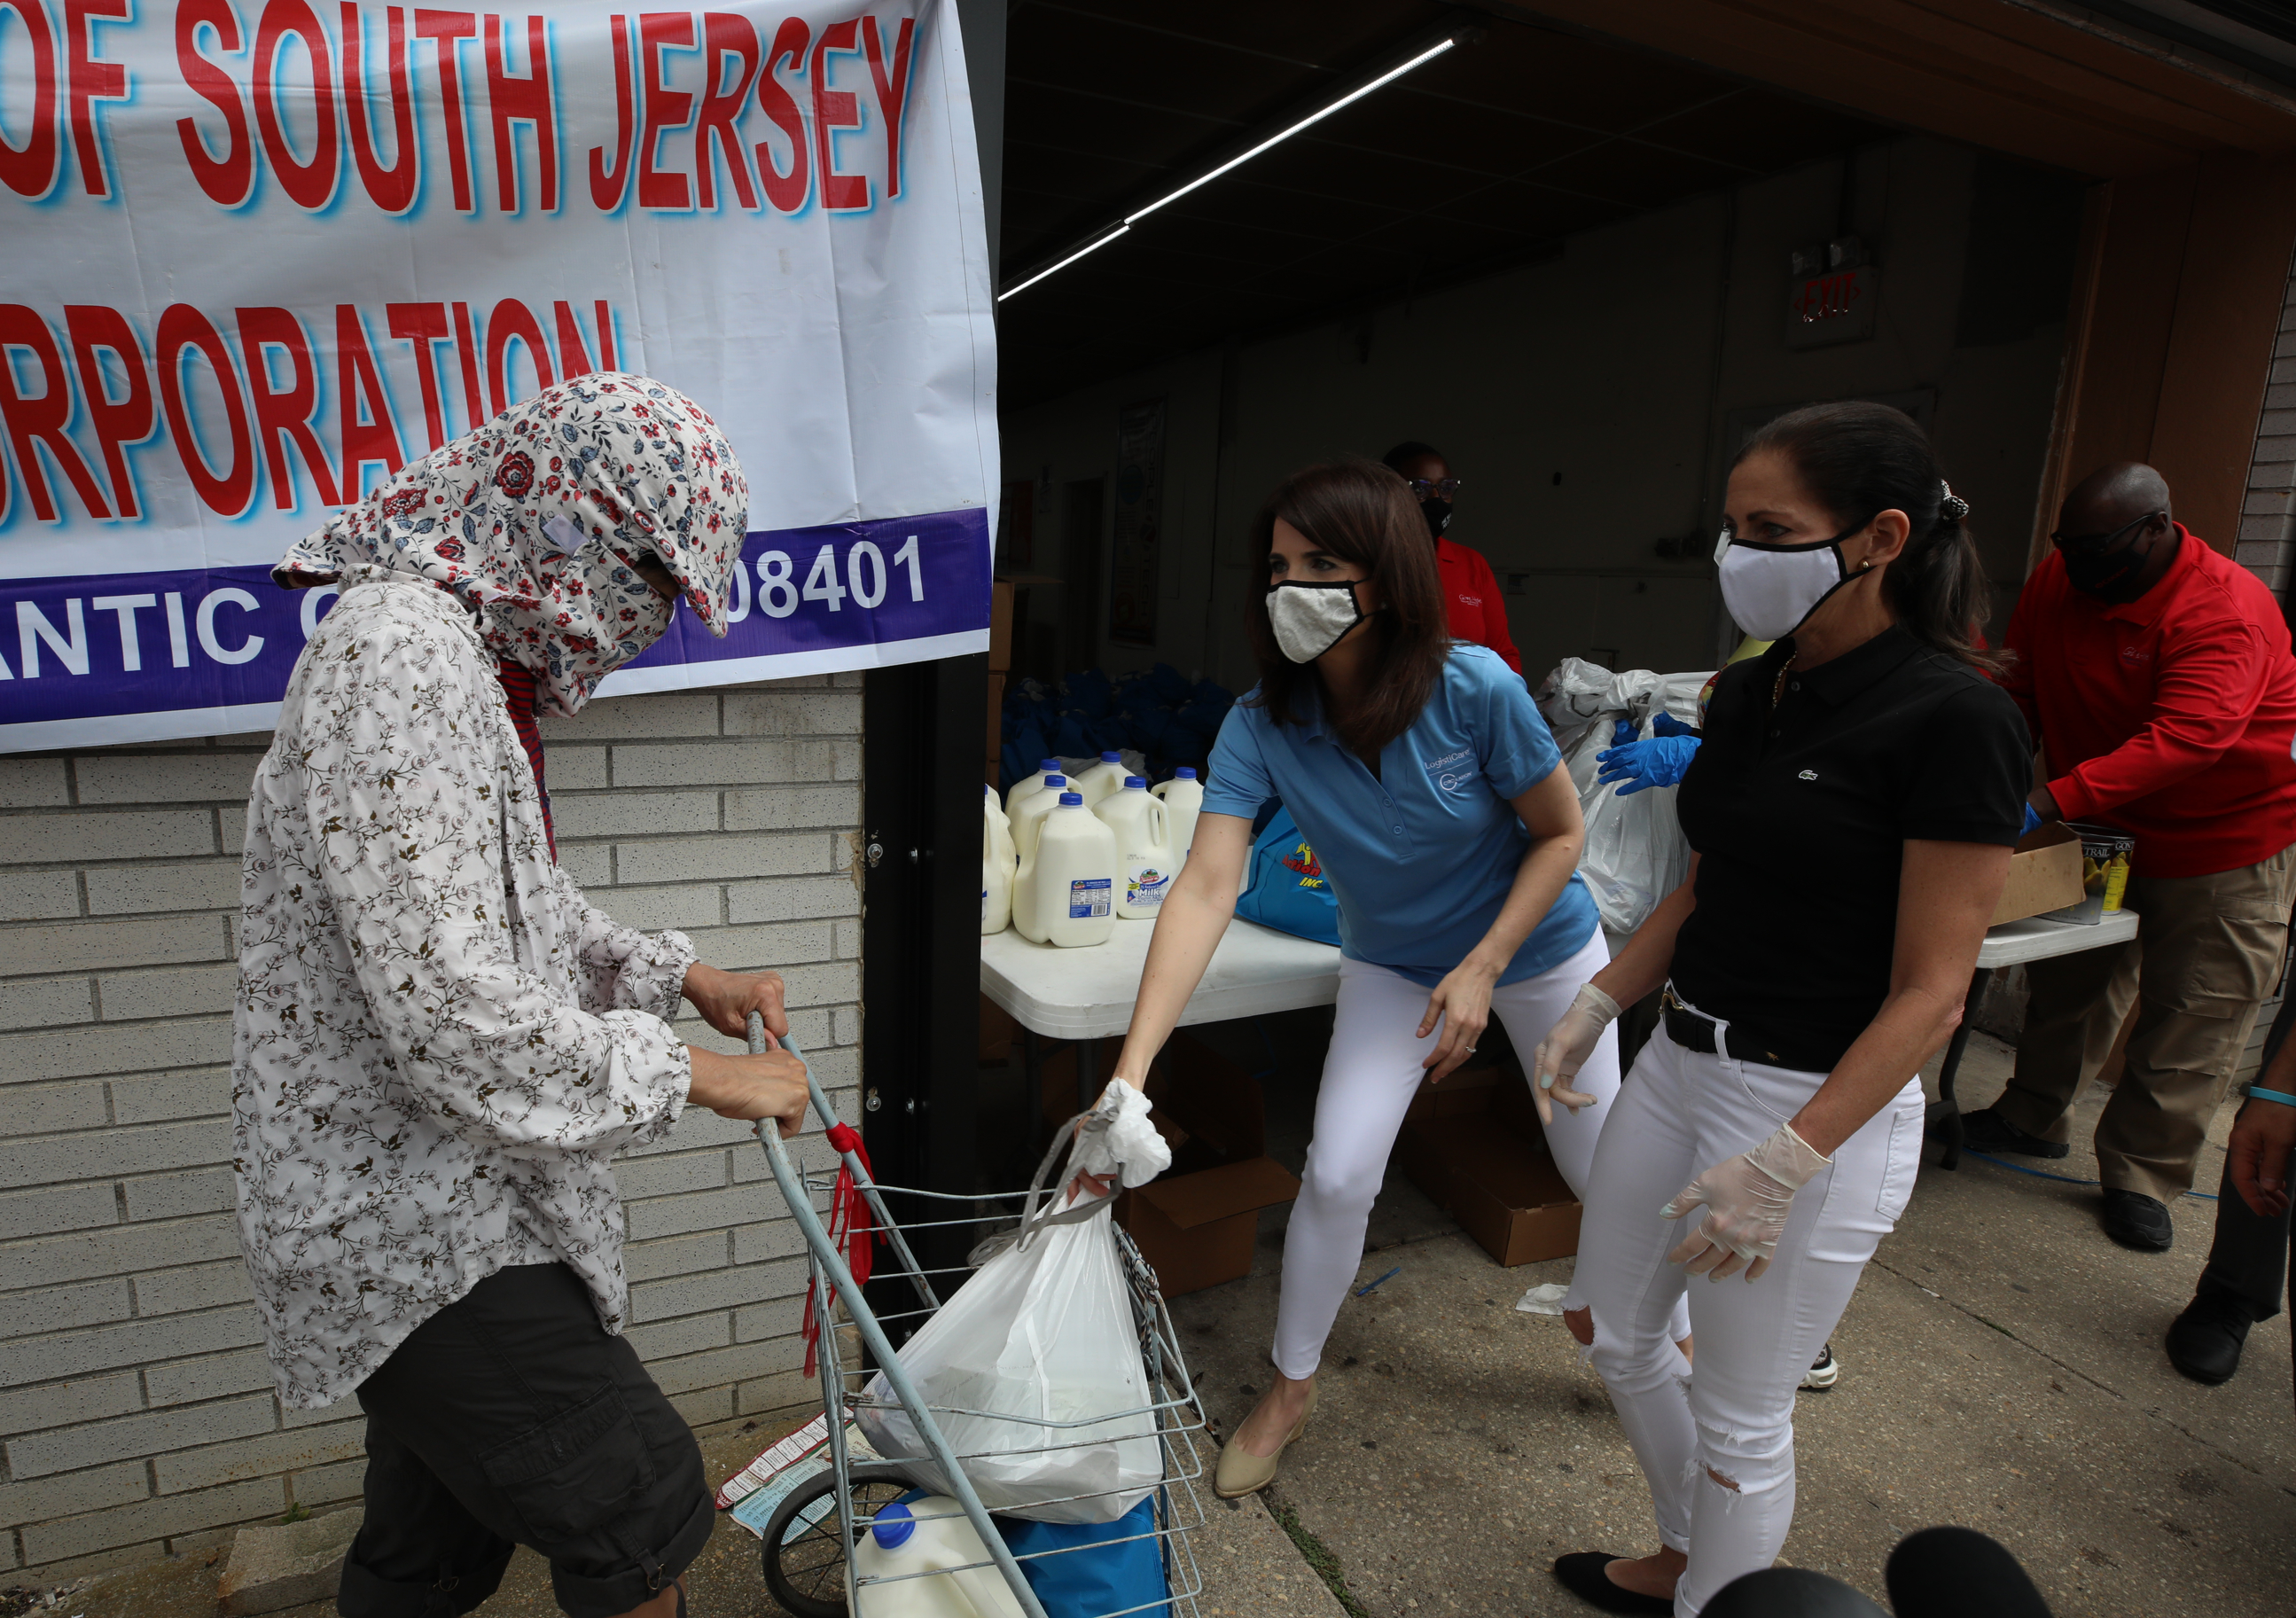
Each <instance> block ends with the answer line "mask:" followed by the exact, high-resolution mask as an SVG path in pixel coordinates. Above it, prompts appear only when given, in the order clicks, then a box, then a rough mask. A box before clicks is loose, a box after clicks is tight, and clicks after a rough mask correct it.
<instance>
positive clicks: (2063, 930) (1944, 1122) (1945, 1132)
mask: <svg viewBox="0 0 2296 1618" xmlns="http://www.w3.org/2000/svg"><path fill="white" fill-rule="evenodd" d="M2135 937H2136V911H2134V910H2116V911H2114V912H2113V913H2112V914H2111V915H2109V916H2104V917H2103V919H2101V920H2099V921H2097V922H2095V923H2094V924H2090V923H2083V922H2053V921H2050V920H2048V919H2047V918H2046V917H2044V916H2030V917H2028V918H2027V919H2025V920H2024V921H2021V922H2004V923H2002V924H2000V925H1999V926H1997V927H1996V928H1994V929H1993V930H1992V931H1991V932H1988V933H1987V934H1986V935H1985V942H1984V943H1983V945H1981V946H1980V948H1979V949H1978V951H1977V970H1976V971H1975V972H1974V973H1971V974H1970V979H1969V996H1968V998H1967V999H1965V1000H1964V1002H1963V1003H1962V1009H1961V1026H1960V1027H1958V1028H1956V1029H1955V1030H1954V1031H1953V1041H1952V1043H1951V1044H1949V1045H1948V1046H1947V1047H1945V1065H1944V1066H1942V1067H1940V1068H1939V1070H1938V1099H1937V1105H1936V1107H1935V1108H1934V1109H1932V1110H1931V1113H1930V1132H1931V1134H1933V1135H1935V1136H1937V1137H1938V1138H1939V1139H1941V1140H1942V1141H1943V1142H1944V1143H1945V1149H1944V1151H1942V1152H1941V1153H1939V1154H1938V1167H1939V1168H1940V1169H1957V1168H1959V1167H1960V1166H1961V1143H1962V1127H1961V1103H1960V1102H1958V1101H1957V1100H1956V1099H1955V1098H1954V1093H1953V1080H1954V1075H1955V1073H1956V1072H1958V1071H1959V1069H1960V1067H1961V1053H1962V1052H1963V1051H1964V1049H1966V1048H1967V1047H1968V1045H1969V1019H1970V1017H1971V1016H1972V1014H1975V1012H1976V1010H1977V1003H1978V1001H1979V1000H1980V999H1982V998H1984V996H1985V986H1986V984H1988V983H1989V982H1990V981H1992V980H1993V974H1994V973H1996V972H1997V971H1999V970H2000V969H2001V968H2002V967H2004V966H2021V965H2024V964H2025V963H2026V962H2028V961H2046V960H2047V959H2048V958H2049V957H2052V956H2058V955H2079V953H2081V951H2083V950H2085V949H2103V948H2104V947H2105V946H2107V945H2108V944H2125V943H2127V942H2128V940H2130V939H2133V938H2135Z"/></svg>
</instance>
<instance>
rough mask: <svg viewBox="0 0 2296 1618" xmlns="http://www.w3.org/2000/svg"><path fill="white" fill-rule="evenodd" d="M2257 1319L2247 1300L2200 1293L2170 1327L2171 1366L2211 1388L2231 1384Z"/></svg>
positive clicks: (2214, 1293)
mask: <svg viewBox="0 0 2296 1618" xmlns="http://www.w3.org/2000/svg"><path fill="white" fill-rule="evenodd" d="M2255 1324H2256V1316H2255V1313H2254V1311H2253V1310H2251V1309H2250V1308H2249V1306H2248V1303H2247V1302H2246V1301H2245V1300H2243V1299H2240V1298H2235V1297H2234V1296H2232V1295H2231V1294H2228V1293H2220V1292H2201V1293H2196V1294H2194V1297H2193V1301H2192V1302H2190V1303H2187V1304H2186V1305H2185V1312H2184V1313H2183V1314H2181V1315H2178V1316H2177V1318H2176V1320H2175V1321H2174V1323H2172V1324H2171V1325H2170V1326H2169V1343H2168V1347H2169V1364H2170V1365H2173V1366H2175V1367H2177V1369H2178V1370H2179V1371H2181V1372H2183V1373H2184V1374H2185V1376H2189V1377H2191V1378H2192V1379H2193V1380H2194V1382H2198V1383H2204V1384H2207V1385H2208V1386H2210V1387H2212V1388H2213V1387H2216V1386H2218V1385H2219V1384H2224V1383H2227V1382H2230V1381H2231V1380H2232V1374H2233V1373H2234V1372H2235V1371H2237V1370H2238V1369H2240V1351H2241V1349H2242V1347H2243V1345H2244V1344H2245V1343H2247V1342H2248V1328H2249V1327H2250V1326H2253V1325H2255Z"/></svg>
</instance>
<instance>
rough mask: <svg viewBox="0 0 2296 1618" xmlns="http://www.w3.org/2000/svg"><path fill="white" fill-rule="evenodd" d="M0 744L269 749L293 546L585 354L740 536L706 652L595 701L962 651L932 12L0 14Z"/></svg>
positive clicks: (982, 544) (983, 450)
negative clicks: (679, 448) (687, 409)
mask: <svg viewBox="0 0 2296 1618" xmlns="http://www.w3.org/2000/svg"><path fill="white" fill-rule="evenodd" d="M0 242H4V243H5V248H4V251H0V361H4V363H0V749H22V748H32V747H59V746H66V745H76V744H79V743H94V742H123V741H136V740H152V739H160V738H165V737H173V736H184V735H208V734H213V733H219V732H227V731H240V730H250V729H258V728H262V727H267V726H268V725H269V724H270V723H271V720H272V717H273V715H274V714H275V711H276V708H277V703H278V699H279V695H280V693H281V691H282V690H283V688H284V686H285V682H286V678H287V673H288V671H289V669H291V667H292V666H293V663H294V660H295V657H296V654H297V653H299V651H300V650H301V647H302V645H303V641H304V639H305V638H306V637H307V636H308V634H309V633H310V629H311V626H312V624H313V623H314V622H316V614H317V613H318V612H323V611H324V608H325V606H326V604H327V599H328V597H327V595H326V593H324V592H317V591H313V592H302V593H291V592H287V591H283V590H280V589H278V588H277V587H275V586H273V585H272V584H271V583H270V581H269V575H268V569H269V565H270V564H271V563H273V562H275V561H276V560H277V559H278V557H279V556H280V554H282V553H283V551H284V550H285V549H286V548H287V546H289V545H290V544H291V542H292V541H293V540H294V539H296V538H298V537H299V536H300V535H302V534H305V533H307V532H308V531H309V530H312V529H314V528H316V527H317V526H318V525H319V524H320V522H323V521H324V515H325V513H326V512H327V511H328V509H329V508H330V507H332V506H334V505H337V504H339V503H342V502H346V501H348V500H352V499H356V498H357V497H358V495H359V494H360V493H361V492H362V491H363V490H365V489H371V488H373V486H374V485H375V484H376V483H377V482H379V481H381V480H382V479H384V478H386V477H387V476H389V473H390V472H393V471H395V470H396V469H397V468H398V467H399V466H401V465H403V464H406V462H407V461H409V460H412V459H414V457H415V456H420V455H422V454H423V453H425V452H426V451H428V450H429V449H430V448H434V447H436V446H437V445H439V444H440V443H442V442H444V441H445V440H446V439H449V438H452V437H454V436H455V435H456V434H459V433H461V432H463V431H467V430H468V429H469V428H470V427H471V425H472V424H473V423H478V422H482V421H484V420H486V419H487V418H488V417H489V416H491V415H494V414H495V413H496V411H498V410H500V409H502V408H503V407H504V406H505V405H507V404H510V403H512V402H514V401H515V400H518V399H520V398H526V397H529V396H530V395H532V394H533V393H534V392H535V391H536V390H537V389H538V388H540V387H542V386H545V385H547V384H548V383H550V382H553V381H558V380H562V379H563V378H565V377H568V376H572V375H576V374H580V373H582V372H585V371H593V370H605V369H610V368H611V369H616V370H623V371H631V372H637V373H642V374H645V375H649V376H653V377H658V378H660V380H662V381H664V382H668V383H670V384H671V385H672V386H674V387H676V388H679V389H681V390H684V391H685V392H686V393H688V394H690V395H692V396H693V398H694V399H695V400H696V401H698V402H699V403H700V404H701V406H702V407H704V408H705V409H707V410H709V412H710V413H711V414H712V415H715V416H716V417H717V420H718V421H719V423H721V424H722V425H723V426H724V428H725V430H726V436H727V437H728V438H729V439H731V440H732V442H733V445H734V448H735V450H736V451H737V452H738V453H739V455H740V456H741V458H742V467H743V470H744V471H745V472H747V473H748V476H749V480H750V539H749V544H748V547H747V550H746V552H745V568H744V571H743V573H742V577H741V578H740V579H739V580H738V581H737V587H736V591H735V595H734V612H733V616H734V618H735V620H736V621H735V622H734V628H733V631H732V633H731V634H730V635H729V636H728V637H727V638H726V640H725V641H722V642H719V641H713V640H711V639H710V638H709V637H708V635H707V634H705V633H703V632H701V630H700V629H699V628H698V626H689V627H690V628H692V632H691V633H674V634H673V635H672V636H671V637H669V638H668V640H666V641H665V642H664V643H663V644H662V645H660V646H658V647H656V648H655V649H654V650H653V651H652V652H651V653H648V654H647V656H646V657H644V659H641V660H640V661H638V662H637V663H635V664H633V665H632V666H631V667H630V668H629V669H626V670H624V671H622V672H620V673H619V674H617V675H615V676H613V677H612V678H610V679H609V680H608V681H607V682H606V683H605V686H604V687H603V694H612V693H614V692H616V691H631V690H659V689H663V688H666V687H670V686H699V685H716V684H722V683H724V682H726V681H730V680H745V679H759V678H774V677H777V676H783V675H792V674H806V673H816V672H821V671H824V670H830V669H854V668H861V667H866V666H871V665H874V664H882V663H892V662H902V661H914V660H917V659H921V658H927V657H939V656H947V655H952V654H955V653H964V652H975V651H980V650H984V649H986V647H987V645H988V631H987V625H988V575H989V536H990V535H991V534H992V533H993V531H994V527H995V513H994V510H993V502H994V499H995V497H996V488H997V480H996V416H995V409H994V398H995V381H996V372H995V349H994V336H993V324H992V319H991V313H990V310H991V303H990V296H989V267H988V259H987V251H986V244H985V242H984V239H983V234H982V225H981V209H980V178H979V174H978V167H977V163H976V153H975V148H974V143H973V132H972V109H971V104H970V102H969V98H968V97H967V94H966V92H965V86H964V59H963V52H962V46H961V44H960V41H959V38H958V32H957V28H956V19H955V12H954V11H953V10H952V9H951V8H949V7H948V6H947V5H946V4H940V3H939V0H889V3H888V4H883V5H881V6H880V7H877V8H875V9H869V10H862V9H859V8H858V7H857V4H855V0H841V3H840V4H808V3H804V0H799V3H797V4H792V3H791V0H775V4H743V3H742V0H730V3H729V4H728V5H727V8H726V9H725V10H722V11H711V12H617V11H612V10H610V9H608V7H607V6H605V5H602V4H572V3H570V0H531V4H530V6H529V10H528V11H526V12H518V13H499V14H498V13H494V12H459V11H433V10H430V9H427V8H420V7H414V6H401V5H384V4H372V3H371V0H370V3H364V4H353V3H351V0H143V3H142V4H138V3H137V0H0ZM679 622H680V623H681V625H685V624H687V622H688V620H686V619H685V616H684V615H681V616H680V619H679Z"/></svg>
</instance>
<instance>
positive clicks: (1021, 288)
mask: <svg viewBox="0 0 2296 1618" xmlns="http://www.w3.org/2000/svg"><path fill="white" fill-rule="evenodd" d="M1168 200H1169V199H1168ZM1131 229H1132V226H1129V225H1119V226H1117V227H1116V228H1115V229H1114V230H1111V231H1110V232H1109V233H1108V234H1106V235H1104V236H1103V237H1102V238H1101V239H1100V240H1099V241H1097V242H1094V243H1093V244H1092V245H1091V246H1090V247H1079V248H1078V249H1077V250H1076V251H1074V252H1072V253H1070V255H1069V256H1068V257H1067V258H1065V259H1062V260H1061V261H1060V262H1059V263H1058V264H1055V265H1052V266H1050V267H1047V268H1045V269H1040V270H1038V271H1037V273H1036V274H1035V275H1031V276H1029V278H1028V279H1027V280H1026V281H1023V282H1022V283H1021V284H1020V285H1018V286H1016V287H1013V288H1012V289H1010V290H1009V291H1006V292H999V293H997V294H996V301H997V302H999V303H1002V302H1004V301H1005V300H1006V299H1007V298H1010V297H1012V296H1013V294H1014V293H1015V292H1027V291H1028V290H1029V288H1030V287H1032V286H1034V285H1036V284H1037V283H1038V282H1039V281H1042V280H1043V279H1044V278H1045V277H1046V276H1047V275H1052V274H1054V273H1055V272H1056V271H1059V270H1064V269H1066V268H1068V267H1069V266H1070V265H1071V264H1074V263H1075V262H1076V261H1077V260H1078V259H1081V258H1083V257H1084V256H1085V255H1086V254H1087V253H1095V252H1098V251H1100V250H1101V249H1102V248H1103V247H1106V246H1107V245H1108V244H1109V243H1110V242H1113V241H1115V240H1116V238H1117V237H1119V236H1121V235H1126V234H1129V233H1130V232H1131Z"/></svg>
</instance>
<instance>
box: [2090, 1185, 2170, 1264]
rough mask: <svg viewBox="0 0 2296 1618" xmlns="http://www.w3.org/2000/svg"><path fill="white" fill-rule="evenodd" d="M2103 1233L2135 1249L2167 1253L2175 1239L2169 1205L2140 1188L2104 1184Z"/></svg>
mask: <svg viewBox="0 0 2296 1618" xmlns="http://www.w3.org/2000/svg"><path fill="white" fill-rule="evenodd" d="M2104 1234H2105V1235H2107V1236H2111V1237H2112V1239H2113V1240H2114V1241H2116V1242H2118V1243H2120V1244H2121V1245H2122V1246H2123V1247H2131V1248H2134V1249H2136V1251H2137V1252H2138V1253H2166V1252H2168V1251H2169V1244H2170V1243H2172V1242H2174V1241H2175V1240H2176V1239H2177V1228H2176V1226H2174V1225H2172V1224H2170V1223H2169V1209H2168V1205H2167V1204H2166V1203H2161V1202H2157V1201H2155V1200H2154V1199H2153V1198H2152V1197H2149V1196H2147V1195H2144V1193H2143V1192H2142V1191H2120V1190H2116V1189H2114V1188H2113V1187H2111V1186H2107V1187H2105V1188H2104Z"/></svg>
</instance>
